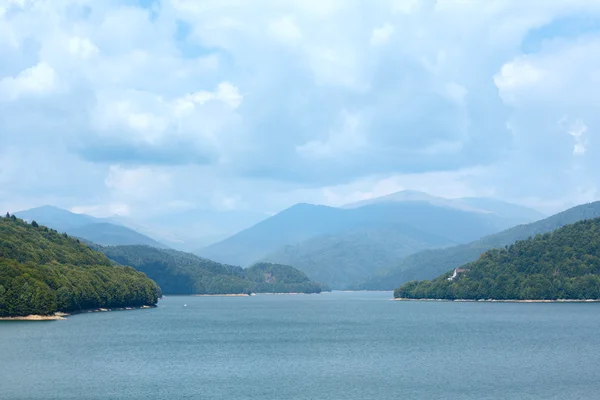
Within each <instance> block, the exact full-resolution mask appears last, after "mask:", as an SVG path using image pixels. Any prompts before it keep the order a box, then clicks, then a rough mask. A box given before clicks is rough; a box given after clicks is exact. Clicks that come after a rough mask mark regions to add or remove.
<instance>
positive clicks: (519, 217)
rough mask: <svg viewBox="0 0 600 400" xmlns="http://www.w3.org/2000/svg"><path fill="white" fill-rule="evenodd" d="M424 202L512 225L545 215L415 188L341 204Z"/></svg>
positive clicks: (482, 199)
mask: <svg viewBox="0 0 600 400" xmlns="http://www.w3.org/2000/svg"><path fill="white" fill-rule="evenodd" d="M415 201H419V202H426V203H429V204H431V205H434V206H439V207H446V208H453V209H457V210H462V211H470V212H475V213H481V214H493V215H496V216H499V217H502V218H505V219H507V220H512V221H516V222H515V223H514V224H513V225H516V224H520V223H521V224H522V223H526V222H534V221H538V220H540V219H542V218H545V217H546V215H544V214H542V213H540V212H539V211H536V210H533V209H531V208H528V207H524V206H521V205H517V204H513V203H509V202H506V201H502V200H498V199H493V198H487V197H463V198H456V199H446V198H443V197H437V196H432V195H430V194H428V193H423V192H419V191H415V190H403V191H401V192H396V193H392V194H389V195H386V196H381V197H376V198H373V199H368V200H362V201H359V202H356V203H351V204H347V205H345V206H343V208H358V207H363V206H366V205H373V204H385V203H401V202H415Z"/></svg>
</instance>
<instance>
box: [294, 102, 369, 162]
mask: <svg viewBox="0 0 600 400" xmlns="http://www.w3.org/2000/svg"><path fill="white" fill-rule="evenodd" d="M360 123H361V118H360V115H356V114H352V113H350V112H348V111H346V110H343V111H342V112H341V114H340V122H339V126H338V127H337V128H336V129H334V130H331V131H330V132H329V135H328V136H327V138H326V139H325V140H312V141H310V142H308V143H305V144H303V145H300V146H298V147H296V151H297V152H298V153H299V154H300V155H302V156H303V157H307V158H309V159H319V158H330V157H342V156H344V157H351V156H352V152H354V151H356V150H358V149H360V148H362V147H363V146H365V145H366V144H367V142H366V138H365V136H364V134H363V132H362V130H361V124H360Z"/></svg>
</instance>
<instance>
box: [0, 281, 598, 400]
mask: <svg viewBox="0 0 600 400" xmlns="http://www.w3.org/2000/svg"><path fill="white" fill-rule="evenodd" d="M390 297H391V293H366V292H363V293H350V292H334V293H326V294H320V295H262V296H260V295H259V296H253V297H167V298H166V299H164V300H161V302H160V304H159V307H158V308H155V309H150V310H135V311H120V312H108V313H91V314H81V315H74V316H71V317H69V318H68V319H67V320H65V321H50V322H2V323H0V398H1V399H227V400H232V399H278V400H279V399H281V400H284V399H285V400H287V399H298V400H300V399H302V400H305V399H306V400H308V399H311V400H312V399H335V400H342V399H361V400H363V399H392V398H393V399H436V400H437V399H561V400H564V399H594V398H599V397H600V394H599V393H600V334H599V333H598V330H599V328H600V304H514V303H512V304H510V303H509V304H503V303H443V302H439V303H438V302H394V301H390V300H389V299H390ZM184 304H187V306H186V307H184Z"/></svg>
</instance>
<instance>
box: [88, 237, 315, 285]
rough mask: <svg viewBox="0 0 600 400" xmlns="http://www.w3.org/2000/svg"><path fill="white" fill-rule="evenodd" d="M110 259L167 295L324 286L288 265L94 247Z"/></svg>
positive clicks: (140, 248)
mask: <svg viewBox="0 0 600 400" xmlns="http://www.w3.org/2000/svg"><path fill="white" fill-rule="evenodd" d="M94 248H96V249H98V251H100V252H102V253H104V254H105V255H106V256H107V257H108V258H109V259H111V260H113V261H115V262H117V263H119V264H123V265H130V266H132V267H134V268H136V269H137V270H139V271H142V272H143V273H145V274H146V275H148V276H149V277H150V278H152V279H153V280H154V281H156V282H157V283H158V284H159V285H160V287H161V289H162V291H163V293H165V294H180V295H183V294H240V293H265V292H281V293H290V292H300V293H319V292H321V291H322V290H323V289H324V288H323V287H322V285H320V284H318V283H316V282H313V281H311V280H310V279H309V278H308V277H307V276H306V275H305V274H304V273H302V272H300V271H298V270H297V269H295V268H293V267H290V266H286V265H276V264H268V263H261V264H257V265H255V266H252V267H250V268H247V269H243V268H241V267H237V266H232V265H226V264H221V263H218V262H215V261H211V260H207V259H204V258H201V257H198V256H196V255H193V254H190V253H184V252H181V251H176V250H166V249H157V248H154V247H150V246H138V245H132V246H107V247H102V246H95V247H94Z"/></svg>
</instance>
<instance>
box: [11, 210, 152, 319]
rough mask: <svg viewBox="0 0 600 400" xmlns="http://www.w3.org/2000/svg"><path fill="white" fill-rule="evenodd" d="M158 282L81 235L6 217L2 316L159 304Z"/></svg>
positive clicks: (13, 217)
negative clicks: (109, 256)
mask: <svg viewBox="0 0 600 400" xmlns="http://www.w3.org/2000/svg"><path fill="white" fill-rule="evenodd" d="M159 296H160V289H159V288H158V286H157V285H156V284H155V283H154V282H153V281H151V280H150V279H148V278H147V277H146V275H144V274H142V273H140V272H138V271H136V270H134V269H133V268H130V267H117V266H112V265H111V263H110V261H109V260H108V259H107V258H106V257H105V256H104V255H103V254H100V253H98V252H96V251H93V250H91V249H90V248H89V247H87V246H85V245H84V244H82V243H80V242H79V240H77V239H75V238H72V237H69V236H67V235H66V234H59V233H58V232H57V231H55V230H52V229H48V228H47V227H45V226H41V225H38V224H37V223H32V224H28V223H27V222H25V221H24V220H21V219H18V218H16V217H15V216H12V217H9V218H0V317H13V316H26V315H30V314H40V315H50V314H53V313H55V312H58V311H61V312H73V311H79V310H84V309H92V308H100V307H105V308H110V307H128V306H142V305H148V306H151V305H154V304H156V302H157V300H158V297H159Z"/></svg>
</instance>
